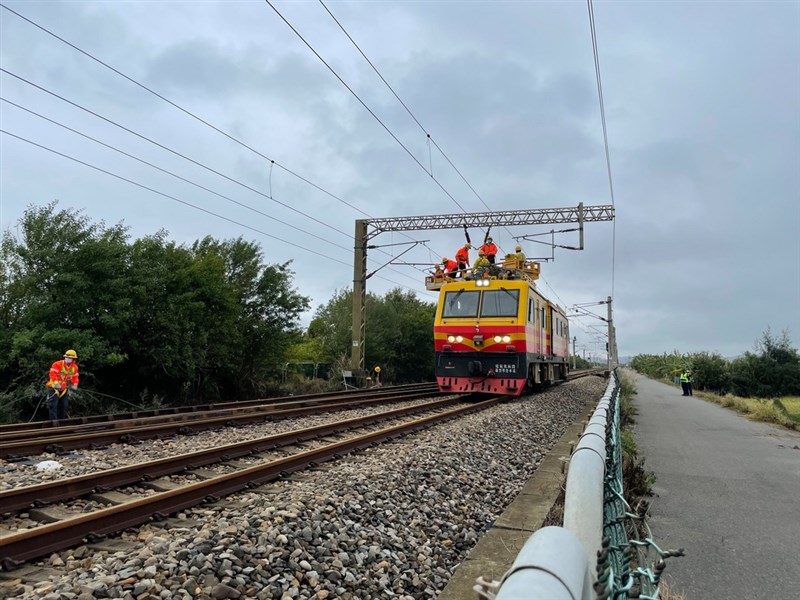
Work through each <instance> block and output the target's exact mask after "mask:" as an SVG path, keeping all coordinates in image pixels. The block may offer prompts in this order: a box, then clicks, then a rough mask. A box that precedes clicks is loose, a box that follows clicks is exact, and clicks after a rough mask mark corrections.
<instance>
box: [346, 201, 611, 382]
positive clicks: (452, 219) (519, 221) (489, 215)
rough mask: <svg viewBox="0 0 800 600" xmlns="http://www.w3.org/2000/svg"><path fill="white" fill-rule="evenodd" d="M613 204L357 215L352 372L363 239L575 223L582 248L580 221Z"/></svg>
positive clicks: (358, 335) (360, 335) (360, 367)
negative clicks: (373, 216) (381, 216)
mask: <svg viewBox="0 0 800 600" xmlns="http://www.w3.org/2000/svg"><path fill="white" fill-rule="evenodd" d="M613 220H614V207H613V206H612V205H610V204H606V205H600V206H584V205H583V203H580V204H578V206H572V207H566V208H532V209H528V210H504V211H491V212H481V213H454V214H449V215H426V216H420V217H387V218H384V219H359V220H357V221H356V229H355V243H354V250H355V254H354V257H353V350H352V354H351V361H350V365H351V368H352V370H353V373H354V374H363V373H364V339H365V335H364V333H365V326H366V315H365V308H366V300H367V242H368V241H369V240H371V239H372V238H374V237H375V236H377V235H379V234H381V233H384V232H387V231H422V230H426V229H461V228H462V227H465V226H466V227H467V228H469V227H480V228H487V227H490V226H491V227H511V226H521V225H550V224H558V223H578V225H579V231H580V248H581V249H582V248H583V224H584V223H586V222H589V221H613Z"/></svg>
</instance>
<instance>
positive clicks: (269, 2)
mask: <svg viewBox="0 0 800 600" xmlns="http://www.w3.org/2000/svg"><path fill="white" fill-rule="evenodd" d="M264 1H265V2H266V3H267V4H268V5H269V7H270V8H271V9H272V10H274V11H275V14H277V15H278V16H279V17H280V18H281V20H282V21H283V22H284V23H286V25H287V26H288V27H289V29H291V30H292V31H293V32H294V34H295V35H296V36H297V37H298V38H300V40H301V41H302V42H303V43H304V44H305V45H306V46H307V47H308V49H309V50H311V52H312V53H313V54H314V56H316V57H317V58H318V59H319V60H320V62H322V64H323V65H325V66H326V67H327V68H328V70H329V71H330V72H331V73H332V74H333V76H334V77H336V79H338V80H339V82H340V83H341V84H342V85H343V86H344V87H345V88H347V91H349V92H350V93H351V94H352V95H353V97H354V98H355V99H356V100H358V102H359V104H361V106H363V107H364V108H365V109H366V111H367V112H368V113H369V114H370V115H372V117H373V118H374V119H375V120H376V121H377V122H378V123H379V124H380V126H381V127H383V129H384V130H386V132H387V133H388V134H389V135H390V136H391V137H392V138H393V139H394V140H395V141H396V142H397V143H398V144H399V145H400V147H401V148H403V150H405V152H406V154H408V155H409V156H410V157H411V159H412V160H413V161H414V162H415V163H417V165H418V166H419V168H420V169H422V170H423V171H424V172H425V173H426V174H427V175H428V176H429V177H430V178H431V180H433V182H434V183H435V184H436V185H437V186H438V187H439V189H441V190H442V191H443V192H444V193H445V194H446V195H447V197H448V198H450V200H452V201H453V202H454V203H455V205H456V206H458V208H460V209H461V211H462V212H464V213H466V212H467V210H466V209H465V208H464V207H463V206H461V203H460V202H459V201H458V200H456V199H455V196H453V195H452V194H451V193H450V192H449V191H447V188H445V187H444V185H442V183H441V182H440V181H439V180H438V179H436V177H434V176H433V173H432V172H431V171H429V170H428V169H427V168H426V167H425V165H423V164H422V163H421V162H420V161H419V159H418V158H417V157H416V156H414V154H413V152H411V150H409V149H408V147H407V146H406V145H405V144H404V143H403V142H402V141H400V138H398V137H397V136H396V135H395V133H394V132H393V131H392V130H391V129H389V127H388V126H387V125H386V123H384V122H383V121H382V120H381V118H380V117H379V116H378V115H377V114H375V112H374V111H373V110H372V109H371V108H370V107H369V106H368V105H367V103H366V102H364V101H363V100H362V99H361V97H360V96H359V95H358V94H357V93H356V92H355V90H353V88H351V87H350V86H349V85H348V84H347V82H346V81H345V80H344V79H342V77H341V76H340V75H339V73H337V72H336V70H335V69H334V68H333V67H332V66H330V64H328V62H327V61H326V60H325V59H324V58H322V56H321V55H320V53H319V52H317V51H316V50H315V49H314V47H313V46H312V45H311V44H310V43H309V42H308V41H307V40H306V38H304V37H303V35H302V34H301V33H300V32H299V31H297V29H296V28H295V27H294V25H292V24H291V23H290V22H289V21H288V20H287V19H286V17H284V16H283V14H281V12H280V11H279V10H278V9H277V8H275V5H274V4H273V3H272V2H271V1H270V0H264Z"/></svg>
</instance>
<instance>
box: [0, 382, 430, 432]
mask: <svg viewBox="0 0 800 600" xmlns="http://www.w3.org/2000/svg"><path fill="white" fill-rule="evenodd" d="M415 391H419V392H425V391H430V392H432V393H433V392H435V391H436V385H435V384H434V383H409V384H405V385H395V386H387V387H382V388H370V389H366V390H345V391H339V392H320V393H315V394H302V395H297V396H280V397H276V398H260V399H255V400H241V401H238V402H216V403H212V404H191V405H188V406H173V407H169V408H158V409H152V410H139V411H134V412H126V413H114V414H108V415H94V416H86V417H73V418H70V419H63V420H61V421H58V422H57V424H56V423H54V422H53V421H34V422H32V423H13V424H10V425H0V440H2V439H3V438H4V437H5V436H7V435H14V434H16V433H17V432H21V431H25V430H50V429H56V428H57V429H59V430H63V429H64V428H70V427H72V426H77V425H88V424H99V425H105V424H109V423H112V422H114V421H129V420H137V419H147V418H148V417H161V418H163V420H164V422H167V421H169V420H171V419H178V420H179V419H181V418H183V416H185V415H191V414H193V413H194V414H197V413H206V412H211V411H220V412H223V411H233V412H235V411H236V410H238V409H242V408H249V407H259V406H278V405H283V404H298V403H301V404H302V403H306V404H308V405H312V404H315V403H323V402H331V401H335V400H347V399H353V398H362V399H366V398H370V397H376V396H380V395H381V394H383V393H386V392H415Z"/></svg>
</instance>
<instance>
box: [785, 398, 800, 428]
mask: <svg viewBox="0 0 800 600" xmlns="http://www.w3.org/2000/svg"><path fill="white" fill-rule="evenodd" d="M781 404H783V405H784V406H785V407H786V411H787V412H788V413H789V416H790V417H791V418H792V420H793V421H794V422H795V423H800V396H785V397H784V398H781Z"/></svg>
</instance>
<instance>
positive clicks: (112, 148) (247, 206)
mask: <svg viewBox="0 0 800 600" xmlns="http://www.w3.org/2000/svg"><path fill="white" fill-rule="evenodd" d="M0 101H3V102H6V103H8V104H10V105H12V106H15V107H17V108H19V109H20V110H24V111H25V112H27V113H29V114H32V115H35V116H37V117H39V118H40V119H44V120H45V121H48V122H49V123H52V124H53V125H57V126H58V127H61V128H63V129H66V130H67V131H71V132H72V133H74V134H76V135H79V136H81V137H84V138H86V139H88V140H91V141H93V142H95V143H96V144H100V145H101V146H103V147H105V148H108V149H109V150H113V151H114V152H118V153H119V154H122V155H123V156H127V157H128V158H132V159H133V160H135V161H138V162H140V163H142V164H144V165H147V166H148V167H151V168H153V169H156V170H158V171H161V172H162V173H166V174H167V175H170V176H171V177H174V178H175V179H180V180H181V181H183V182H185V183H188V184H189V185H193V186H194V187H196V188H199V189H201V190H204V191H206V192H208V193H210V194H214V195H215V196H218V197H220V198H223V199H224V200H227V201H228V202H232V203H233V204H236V205H238V206H241V207H243V208H246V209H247V210H249V211H252V212H254V213H256V214H258V215H261V216H262V217H266V218H267V219H271V220H273V221H276V222H278V223H280V224H281V225H285V226H287V227H289V228H291V229H294V230H296V231H299V232H300V233H304V234H306V235H310V236H311V237H313V238H316V239H318V240H321V241H323V242H325V243H328V244H331V245H332V246H336V247H337V248H341V249H342V250H350V248H348V247H346V246H342V245H341V244H337V243H336V242H331V241H330V240H328V239H326V238H324V237H322V236H319V235H316V234H315V233H311V232H310V231H305V230H304V229H300V228H299V227H296V226H294V225H291V224H290V223H287V222H286V221H282V220H280V219H278V218H277V217H274V216H272V215H269V214H267V213H265V212H263V211H260V210H258V209H257V208H253V207H252V206H249V205H247V204H245V203H244V202H239V201H238V200H235V199H233V198H231V197H230V196H226V195H225V194H220V193H219V192H216V191H214V190H212V189H210V188H208V187H206V186H204V185H201V184H199V183H196V182H194V181H192V180H190V179H187V178H186V177H182V176H181V175H178V174H177V173H173V172H172V171H169V170H167V169H164V168H162V167H159V166H158V165H155V164H153V163H151V162H148V161H146V160H144V159H142V158H139V157H138V156H134V155H133V154H130V153H128V152H125V151H124V150H121V149H120V148H117V147H116V146H113V145H111V144H107V143H105V142H103V141H101V140H98V139H97V138H94V137H92V136H90V135H87V134H85V133H82V132H80V131H78V130H77V129H73V128H72V127H69V126H68V125H65V124H63V123H60V122H59V121H56V120H54V119H51V118H49V117H46V116H45V115H42V114H40V113H38V112H36V111H34V110H31V109H29V108H25V107H24V106H22V105H20V104H17V103H16V102H12V101H11V100H8V99H7V98H3V97H2V96H0Z"/></svg>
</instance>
